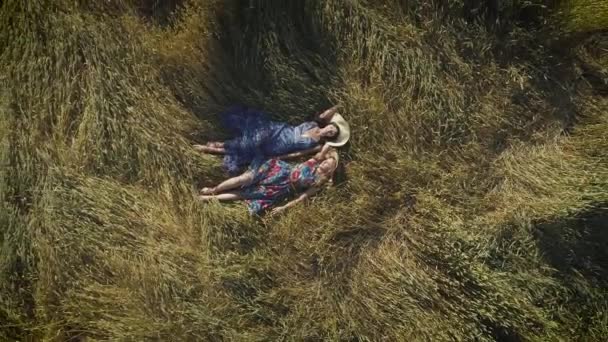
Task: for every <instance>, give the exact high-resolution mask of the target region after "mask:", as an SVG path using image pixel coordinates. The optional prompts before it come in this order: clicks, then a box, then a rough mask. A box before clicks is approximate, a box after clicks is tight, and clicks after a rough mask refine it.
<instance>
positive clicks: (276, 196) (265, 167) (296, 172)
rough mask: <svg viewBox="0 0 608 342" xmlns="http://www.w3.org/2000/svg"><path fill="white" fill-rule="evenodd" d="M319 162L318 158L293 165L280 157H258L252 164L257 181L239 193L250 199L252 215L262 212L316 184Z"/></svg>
mask: <svg viewBox="0 0 608 342" xmlns="http://www.w3.org/2000/svg"><path fill="white" fill-rule="evenodd" d="M318 165H319V163H318V162H317V161H316V160H315V159H309V160H308V161H306V162H304V163H301V164H298V165H295V166H293V167H292V166H291V165H290V164H289V163H286V162H284V161H282V160H279V159H269V160H266V161H262V159H260V158H256V160H255V161H254V162H253V163H251V166H250V167H249V170H251V171H252V172H253V174H254V177H253V181H252V182H251V185H248V186H245V187H243V188H242V189H241V191H239V195H240V196H241V197H243V198H244V199H246V201H247V206H248V209H249V212H250V213H251V214H260V213H261V212H263V211H264V210H266V209H268V208H269V207H271V206H273V205H274V204H276V203H277V202H279V201H281V200H283V199H285V198H287V197H288V196H289V195H291V194H293V193H295V192H301V191H305V190H306V189H308V188H310V187H312V186H313V185H314V184H315V182H316V181H317V175H316V174H315V171H316V169H317V167H318Z"/></svg>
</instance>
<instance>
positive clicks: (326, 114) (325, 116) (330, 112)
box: [319, 105, 340, 122]
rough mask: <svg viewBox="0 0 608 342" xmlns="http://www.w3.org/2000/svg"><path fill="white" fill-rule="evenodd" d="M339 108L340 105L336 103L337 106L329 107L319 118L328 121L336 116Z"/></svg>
mask: <svg viewBox="0 0 608 342" xmlns="http://www.w3.org/2000/svg"><path fill="white" fill-rule="evenodd" d="M338 108H340V105H335V106H333V107H331V108H329V109H328V110H326V111H324V112H323V113H321V114H319V119H321V120H323V121H326V122H328V121H329V120H331V118H332V117H333V116H334V114H335V113H336V111H337V110H338Z"/></svg>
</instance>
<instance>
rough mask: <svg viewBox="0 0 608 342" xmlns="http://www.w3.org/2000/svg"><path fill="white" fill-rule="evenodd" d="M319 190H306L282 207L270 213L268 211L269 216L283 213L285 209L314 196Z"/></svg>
mask: <svg viewBox="0 0 608 342" xmlns="http://www.w3.org/2000/svg"><path fill="white" fill-rule="evenodd" d="M319 190H320V189H319V188H310V189H308V190H306V191H305V192H304V193H302V194H301V195H300V196H298V197H297V198H296V199H294V200H291V201H289V202H287V203H286V204H285V205H283V206H281V207H276V208H274V209H272V211H270V214H271V215H275V214H278V213H280V212H282V211H284V210H285V209H287V208H289V207H293V206H294V205H296V204H298V203H300V202H303V201H305V200H306V199H307V198H309V197H311V196H313V195H314V194H316V193H317V192H319Z"/></svg>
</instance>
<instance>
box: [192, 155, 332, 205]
mask: <svg viewBox="0 0 608 342" xmlns="http://www.w3.org/2000/svg"><path fill="white" fill-rule="evenodd" d="M337 167H338V152H337V151H336V149H335V148H333V147H331V146H330V145H328V144H325V145H324V146H323V148H322V149H321V151H320V152H319V153H317V154H316V155H315V156H314V157H313V158H311V159H309V160H307V161H305V162H303V163H300V164H296V165H293V166H292V165H291V164H289V163H287V162H285V161H282V160H280V159H277V158H273V159H268V160H266V161H263V160H262V159H261V158H256V160H254V162H253V163H251V165H250V167H249V170H248V171H246V172H245V173H243V174H241V175H240V176H237V177H233V178H230V179H228V180H226V181H224V182H222V183H221V184H219V185H218V186H216V187H213V188H203V189H201V195H200V196H199V199H201V200H204V201H208V200H212V199H217V200H220V201H236V200H246V202H247V204H248V209H249V212H250V213H251V214H261V213H263V212H264V211H266V210H267V209H268V208H270V207H271V206H273V205H275V204H277V203H278V202H279V201H281V200H284V199H286V198H287V197H290V196H292V195H294V194H296V193H300V195H299V196H298V197H296V198H295V199H294V200H292V201H290V202H288V203H287V204H285V205H283V206H279V207H276V208H274V209H272V211H271V214H277V213H279V212H281V211H284V210H285V209H287V208H289V207H291V206H294V205H295V204H297V203H299V202H303V201H304V200H306V199H307V198H309V197H310V196H312V195H314V194H316V193H317V192H318V191H319V190H321V188H322V187H323V185H328V184H331V182H332V180H331V179H332V176H333V175H334V172H335V171H336V168H337ZM237 188H238V189H237Z"/></svg>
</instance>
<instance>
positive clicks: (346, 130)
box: [326, 113, 350, 147]
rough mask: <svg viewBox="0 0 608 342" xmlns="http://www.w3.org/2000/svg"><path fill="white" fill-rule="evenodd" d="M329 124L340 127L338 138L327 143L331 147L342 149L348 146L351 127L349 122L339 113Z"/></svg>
mask: <svg viewBox="0 0 608 342" xmlns="http://www.w3.org/2000/svg"><path fill="white" fill-rule="evenodd" d="M329 122H330V123H332V124H334V125H336V126H338V136H337V137H335V138H333V139H331V140H328V141H327V142H326V143H327V144H328V145H329V146H335V147H340V146H343V145H344V144H346V143H347V142H348V139H350V126H349V125H348V122H346V120H344V118H343V117H342V115H340V114H338V113H336V114H334V115H333V116H332V118H331V120H329Z"/></svg>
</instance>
